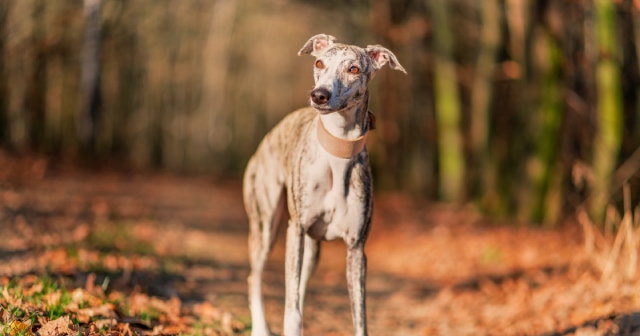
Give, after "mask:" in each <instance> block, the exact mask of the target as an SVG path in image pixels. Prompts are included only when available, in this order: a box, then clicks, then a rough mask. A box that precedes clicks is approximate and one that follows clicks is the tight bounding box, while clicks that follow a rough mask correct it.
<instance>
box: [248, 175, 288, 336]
mask: <svg viewBox="0 0 640 336" xmlns="http://www.w3.org/2000/svg"><path fill="white" fill-rule="evenodd" d="M259 180H260V178H258V181H256V171H251V170H250V169H248V171H247V174H246V176H245V190H244V198H245V207H246V208H247V213H248V214H249V258H250V264H251V274H250V275H249V278H248V279H247V282H248V285H249V308H250V310H251V320H252V330H251V335H252V336H269V335H270V332H269V328H268V326H267V322H266V319H265V315H264V303H263V297H262V272H263V270H264V265H265V262H266V261H267V257H268V255H269V252H270V251H271V247H272V246H273V243H274V241H275V238H276V231H277V226H278V224H279V222H280V219H281V217H282V215H283V213H284V212H285V210H286V203H285V200H286V197H285V196H286V195H285V194H286V193H285V191H284V188H282V187H280V188H278V189H275V190H274V189H273V188H268V187H266V186H265V185H264V184H262V183H260V182H261V181H259ZM247 182H250V183H247Z"/></svg>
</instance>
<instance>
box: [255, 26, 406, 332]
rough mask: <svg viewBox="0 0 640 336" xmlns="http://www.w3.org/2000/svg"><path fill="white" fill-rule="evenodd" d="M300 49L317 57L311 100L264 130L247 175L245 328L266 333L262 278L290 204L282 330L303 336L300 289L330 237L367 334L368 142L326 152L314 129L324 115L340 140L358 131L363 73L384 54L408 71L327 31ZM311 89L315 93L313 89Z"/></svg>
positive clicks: (359, 328)
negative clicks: (336, 242) (348, 154)
mask: <svg viewBox="0 0 640 336" xmlns="http://www.w3.org/2000/svg"><path fill="white" fill-rule="evenodd" d="M301 54H311V55H313V56H316V58H317V59H316V66H315V68H314V79H315V83H316V84H315V88H314V90H313V91H312V92H311V95H312V99H311V107H307V108H303V109H300V110H297V111H295V112H293V113H291V114H290V115H288V116H287V117H285V118H284V119H283V120H282V121H281V122H280V123H279V124H278V125H277V126H276V127H275V128H274V129H273V130H271V132H269V133H268V134H267V135H266V136H265V138H264V140H263V141H262V143H261V144H260V146H259V147H258V150H257V151H256V153H255V155H254V156H253V157H252V158H251V159H250V160H249V163H248V165H247V169H246V171H245V175H244V186H243V192H244V202H245V208H246V210H247V214H248V217H249V224H250V234H249V254H250V261H251V275H250V276H249V279H248V282H249V301H250V309H251V318H252V320H253V322H252V324H253V329H252V332H251V334H252V335H253V336H263V335H269V329H268V327H267V323H266V321H265V317H264V306H263V300H262V292H261V277H262V271H263V269H264V264H265V261H266V259H267V255H268V253H269V251H270V250H271V247H272V245H273V243H274V241H275V233H276V230H277V226H278V223H279V222H280V220H281V218H282V217H283V215H284V214H285V212H286V211H287V210H288V212H289V218H290V219H289V223H288V229H287V247H286V264H285V278H286V283H285V287H286V295H285V316H284V330H283V332H284V335H286V336H298V335H302V306H303V303H304V293H305V289H306V285H307V281H308V279H309V277H310V276H311V274H312V273H313V270H314V268H315V265H316V262H317V259H318V254H319V242H320V241H321V240H333V239H336V238H342V239H343V240H344V241H345V243H346V244H347V247H348V249H347V282H348V286H349V297H350V299H351V311H352V318H353V323H354V328H355V334H356V335H367V326H366V316H365V275H366V274H365V273H366V257H365V255H364V243H365V240H366V238H367V234H368V232H369V228H370V224H371V216H372V212H373V195H372V179H371V169H370V167H369V157H368V154H367V149H366V147H365V149H364V150H363V151H362V152H360V153H359V154H357V155H356V156H354V157H352V158H348V159H343V158H338V157H335V156H332V155H331V154H329V153H328V152H327V151H325V149H324V148H322V147H321V146H320V144H319V143H318V139H317V133H316V127H317V124H318V122H319V121H320V120H322V122H323V124H324V126H325V128H326V129H327V131H329V133H331V134H332V135H333V136H335V137H338V138H342V139H347V140H350V139H355V138H358V137H360V136H361V135H363V134H365V133H366V132H367V131H368V130H369V129H368V128H369V125H368V123H367V120H368V118H367V107H368V99H369V91H368V84H369V81H370V80H371V79H372V78H373V77H374V75H375V72H376V71H377V70H379V69H380V68H381V67H382V66H383V65H384V64H386V63H387V62H388V63H389V64H390V66H391V68H393V69H397V70H400V71H402V72H405V71H404V69H403V68H402V66H401V65H400V64H399V63H398V61H397V60H396V57H395V56H394V55H393V53H391V52H390V51H389V50H387V49H385V48H383V47H381V46H377V45H376V46H368V47H367V48H360V47H357V46H351V45H344V44H340V43H335V38H334V37H333V36H329V35H325V34H320V35H316V36H314V37H312V38H311V39H309V41H308V42H307V43H306V44H305V45H304V47H303V48H302V49H301V50H300V52H299V53H298V55H301ZM356 68H357V69H356ZM405 73H406V72H405ZM318 92H321V93H322V94H323V95H324V96H322V99H318V97H313V95H314V94H317V93H318Z"/></svg>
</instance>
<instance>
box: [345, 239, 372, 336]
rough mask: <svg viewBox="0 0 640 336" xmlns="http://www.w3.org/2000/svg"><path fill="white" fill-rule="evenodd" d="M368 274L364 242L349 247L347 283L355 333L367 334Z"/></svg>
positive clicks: (362, 335) (361, 335) (360, 335)
mask: <svg viewBox="0 0 640 336" xmlns="http://www.w3.org/2000/svg"><path fill="white" fill-rule="evenodd" d="M366 276H367V257H366V256H365V255H364V244H362V243H359V244H357V245H355V246H349V247H348V249H347V284H348V286H349V298H350V299H351V317H352V318H353V328H354V329H355V335H357V336H366V335H367V312H366V311H365V280H366Z"/></svg>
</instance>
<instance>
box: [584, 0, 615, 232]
mask: <svg viewBox="0 0 640 336" xmlns="http://www.w3.org/2000/svg"><path fill="white" fill-rule="evenodd" d="M594 4H595V11H596V29H597V42H598V49H599V51H600V60H599V61H598V65H597V68H596V82H597V83H596V85H597V90H598V105H597V111H598V114H597V118H598V124H597V125H598V127H597V130H596V136H595V141H594V145H593V174H594V185H593V188H592V191H591V192H592V194H593V199H592V204H591V208H590V209H591V214H592V216H593V218H594V219H595V220H596V221H598V222H600V221H602V220H604V211H605V208H606V206H607V204H608V202H609V201H610V200H609V187H610V185H611V181H612V177H613V173H614V170H615V168H616V165H617V159H618V153H619V152H620V144H621V141H622V107H621V96H620V73H619V71H620V69H619V64H618V52H617V45H618V41H617V39H616V12H615V4H614V3H613V2H611V1H608V0H594Z"/></svg>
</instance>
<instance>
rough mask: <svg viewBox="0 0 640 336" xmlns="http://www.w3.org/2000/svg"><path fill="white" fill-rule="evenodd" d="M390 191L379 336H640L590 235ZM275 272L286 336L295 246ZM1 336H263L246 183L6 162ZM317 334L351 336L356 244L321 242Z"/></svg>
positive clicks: (376, 301) (384, 203) (637, 293)
mask: <svg viewBox="0 0 640 336" xmlns="http://www.w3.org/2000/svg"><path fill="white" fill-rule="evenodd" d="M504 224H508V223H497V222H495V221H489V220H486V219H483V218H482V217H481V216H479V215H478V214H477V213H475V212H474V211H473V210H472V209H471V208H469V207H451V206H445V205H441V204H433V203H427V202H423V201H418V200H415V199H413V198H411V197H409V196H406V195H400V194H378V195H376V205H375V215H374V220H373V228H372V230H371V234H370V237H369V239H368V241H367V245H366V253H367V257H368V278H367V312H368V325H369V331H370V334H371V335H574V334H575V335H617V334H620V335H632V334H633V335H637V334H638V333H639V332H640V313H638V312H640V281H638V278H635V279H632V280H627V281H613V280H609V281H603V280H601V276H600V274H599V273H598V272H597V271H596V270H595V269H594V267H592V266H591V265H592V263H591V262H590V261H589V258H588V257H587V256H586V254H585V252H584V238H583V234H582V230H581V229H580V226H579V225H577V224H575V223H572V222H570V221H569V222H568V223H567V224H565V225H563V226H561V227H559V228H554V229H544V228H531V227H523V226H513V225H504ZM284 231H285V230H280V233H279V236H280V238H279V240H278V243H277V244H276V246H275V248H274V251H273V252H272V254H271V257H270V259H269V262H268V265H267V268H266V271H265V274H264V292H265V296H266V311H267V314H268V315H267V320H268V322H269V325H270V327H271V329H272V331H273V332H275V333H277V334H280V332H281V327H282V326H281V324H282V316H283V302H284V271H283V269H284V267H283V264H284V261H283V259H284V239H283V234H284ZM0 237H1V238H0V241H1V242H2V243H0V334H12V335H31V334H35V332H38V334H39V335H54V334H65V333H67V334H73V333H76V332H78V331H80V332H82V333H83V334H111V335H131V334H135V333H137V334H202V335H207V334H209V335H233V334H240V335H243V334H244V335H249V334H250V328H251V325H250V318H249V311H248V308H247V296H246V278H247V275H248V273H249V266H248V261H247V260H248V259H247V221H246V215H245V212H244V208H243V204H242V195H241V185H240V183H239V182H238V181H216V180H213V179H211V178H208V177H202V176H199V177H198V176H196V177H194V176H181V175H176V174H167V173H159V172H149V171H145V172H139V171H138V172H135V171H132V170H127V169H106V168H101V169H83V168H78V166H76V165H72V164H61V163H52V162H49V161H47V160H46V159H42V158H38V157H27V158H21V159H16V158H15V157H12V156H9V155H7V154H3V153H2V152H0ZM304 327H305V334H307V335H351V334H352V326H351V313H350V306H349V300H348V292H347V286H346V280H345V247H344V244H343V243H342V242H339V241H335V242H326V243H323V244H322V251H321V257H320V263H319V267H318V269H317V270H316V273H315V275H314V276H313V277H312V279H311V281H310V283H309V287H308V292H307V299H306V301H305V311H304Z"/></svg>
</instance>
